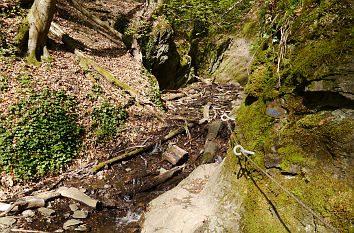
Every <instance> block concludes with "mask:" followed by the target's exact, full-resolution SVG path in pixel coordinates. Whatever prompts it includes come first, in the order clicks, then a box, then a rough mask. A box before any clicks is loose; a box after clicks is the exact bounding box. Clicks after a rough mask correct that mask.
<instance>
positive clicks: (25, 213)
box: [22, 210, 35, 218]
mask: <svg viewBox="0 0 354 233" xmlns="http://www.w3.org/2000/svg"><path fill="white" fill-rule="evenodd" d="M22 216H23V217H25V218H28V217H34V216H35V213H34V211H33V210H25V211H23V212H22Z"/></svg>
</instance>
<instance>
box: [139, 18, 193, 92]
mask: <svg viewBox="0 0 354 233" xmlns="http://www.w3.org/2000/svg"><path fill="white" fill-rule="evenodd" d="M176 42H178V43H176ZM188 52H189V45H188V43H186V42H185V41H181V40H179V41H175V40H174V31H173V29H172V27H171V25H170V24H169V23H168V21H167V20H166V19H165V18H164V17H159V18H158V19H156V21H155V22H154V23H153V25H152V31H151V32H150V34H149V35H148V40H147V43H145V44H144V45H143V62H144V65H145V67H147V68H148V70H149V71H150V72H151V73H152V74H153V75H154V76H155V77H156V78H157V80H158V81H159V86H160V88H161V89H175V88H178V87H180V86H182V85H183V84H184V83H185V82H186V81H187V79H188V74H189V71H190V64H191V61H190V58H189V56H188Z"/></svg>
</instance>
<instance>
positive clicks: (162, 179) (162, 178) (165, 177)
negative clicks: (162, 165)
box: [125, 165, 185, 194]
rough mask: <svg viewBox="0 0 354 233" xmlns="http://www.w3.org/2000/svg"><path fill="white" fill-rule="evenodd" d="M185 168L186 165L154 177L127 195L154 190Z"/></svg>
mask: <svg viewBox="0 0 354 233" xmlns="http://www.w3.org/2000/svg"><path fill="white" fill-rule="evenodd" d="M184 167H185V165H181V166H178V167H174V168H171V169H170V170H167V171H165V172H163V173H161V174H159V175H157V176H154V177H152V178H151V179H150V180H149V181H148V182H146V183H145V184H143V185H141V186H138V187H134V188H133V189H132V190H129V191H126V192H125V194H136V193H141V192H144V191H146V190H149V189H151V188H154V187H156V186H158V185H160V184H162V183H164V182H165V181H167V180H168V179H170V178H171V177H172V176H173V175H174V174H175V173H176V172H178V171H180V170H181V169H183V168H184Z"/></svg>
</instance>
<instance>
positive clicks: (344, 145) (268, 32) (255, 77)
mask: <svg viewBox="0 0 354 233" xmlns="http://www.w3.org/2000/svg"><path fill="white" fill-rule="evenodd" d="M272 4H273V5H272V6H269V8H268V9H267V10H268V12H267V13H268V14H269V16H268V17H269V18H268V19H267V21H268V23H266V24H265V25H264V26H261V27H259V29H260V31H261V33H259V36H258V37H253V39H254V42H253V46H254V49H253V53H254V60H253V63H252V66H251V70H250V76H249V80H248V83H247V86H246V89H245V94H246V99H245V101H244V103H243V104H242V106H241V108H240V109H238V110H237V116H236V120H235V136H236V137H235V139H234V140H233V144H241V145H242V146H243V147H244V148H245V149H247V150H251V151H254V152H255V153H256V154H255V155H254V156H252V158H253V159H254V160H255V161H256V163H257V164H258V165H260V166H261V167H262V168H264V169H266V170H267V171H268V172H269V173H270V174H271V175H273V176H274V177H275V178H276V179H277V180H278V181H279V182H280V183H281V184H282V185H284V186H285V187H286V188H287V189H288V190H289V191H291V192H292V193H294V194H295V195H296V196H297V197H299V199H300V200H303V201H304V202H305V203H306V204H307V205H308V206H309V207H310V208H311V209H312V210H314V211H315V212H317V213H318V214H319V215H321V216H322V217H323V218H324V219H325V220H326V221H328V222H329V223H330V224H332V225H333V226H334V227H336V228H337V229H338V230H339V231H340V232H352V222H353V210H352V203H353V199H352V187H353V180H354V179H353V126H354V121H353V119H354V114H353V107H354V105H353V103H354V102H353V97H354V95H353V94H354V93H353V92H354V88H353V67H354V64H353V35H352V34H353V27H352V24H351V23H350V22H351V20H352V13H351V12H352V3H351V2H350V1H337V0H328V1H304V3H303V5H302V6H300V7H298V8H297V9H295V10H294V12H295V13H294V14H293V15H287V13H286V12H284V11H283V12H282V11H281V9H282V6H281V4H280V1H279V2H278V4H277V1H273V2H272ZM270 8H273V9H274V10H273V11H271V10H270ZM260 13H261V12H260V11H258V13H256V14H259V17H261V16H260ZM257 20H258V19H257V17H256V18H253V19H251V20H250V21H248V22H246V23H245V24H244V28H243V29H244V30H247V29H246V28H245V27H249V25H250V24H251V25H253V26H257V24H259V22H257ZM253 30H254V29H253ZM278 64H279V65H278ZM278 67H279V68H278ZM225 164H226V165H225V167H224V172H225V173H226V174H229V177H230V178H231V179H232V180H233V187H234V188H233V190H234V191H237V192H239V193H240V194H241V195H242V196H243V206H244V212H243V217H242V225H243V232H332V231H331V230H330V229H329V228H327V227H325V226H324V224H322V223H321V222H320V221H318V220H317V219H316V218H314V217H313V216H312V215H311V214H310V213H309V212H308V211H306V210H304V209H303V208H302V207H301V206H300V205H299V204H297V203H296V202H295V201H294V200H293V199H292V198H290V197H289V196H288V195H287V194H286V193H285V192H284V191H282V190H281V189H280V188H279V187H278V186H276V185H275V184H274V183H273V182H272V181H271V180H269V179H268V178H267V177H265V176H264V174H262V173H261V172H259V171H258V170H257V169H256V168H255V167H254V166H252V165H251V164H250V163H247V162H245V161H244V160H243V159H239V158H236V156H235V155H233V153H230V155H229V157H228V158H227V161H226V162H225ZM235 171H238V173H237V172H236V173H235ZM240 174H242V175H240ZM240 177H241V178H240ZM240 187H242V188H240Z"/></svg>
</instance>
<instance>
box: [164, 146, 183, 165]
mask: <svg viewBox="0 0 354 233" xmlns="http://www.w3.org/2000/svg"><path fill="white" fill-rule="evenodd" d="M187 155H188V152H187V151H185V150H183V149H182V148H180V147H178V146H176V145H171V146H169V147H168V148H167V150H166V151H165V152H164V153H163V155H162V157H163V158H164V159H165V160H167V161H168V162H170V163H172V164H173V165H176V164H177V163H179V162H180V161H181V163H183V162H182V161H183V160H184V161H185V159H184V158H186V156H187ZM181 163H180V164H181Z"/></svg>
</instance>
